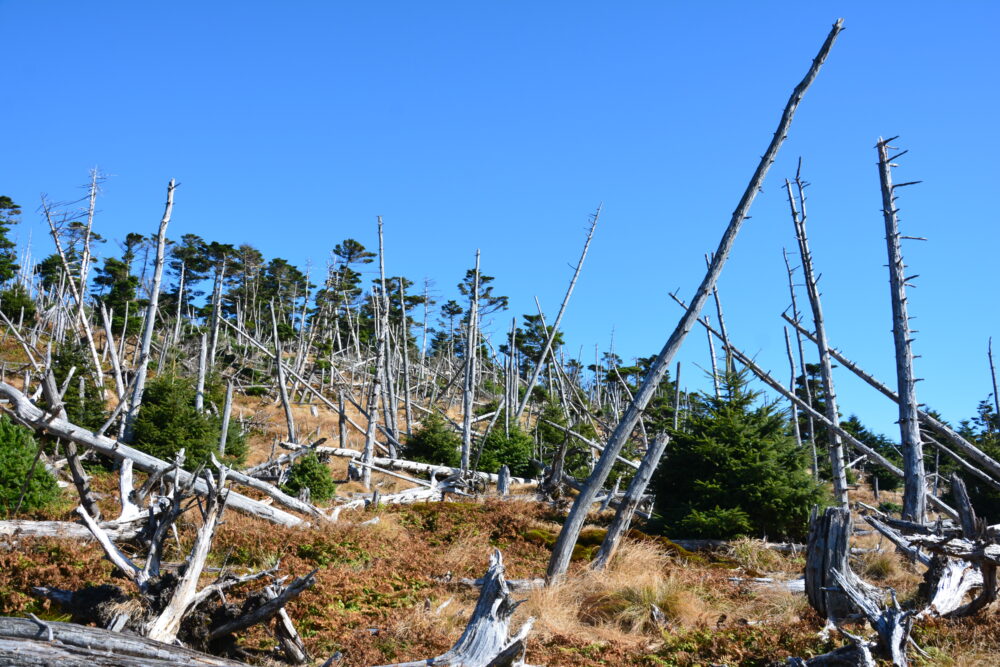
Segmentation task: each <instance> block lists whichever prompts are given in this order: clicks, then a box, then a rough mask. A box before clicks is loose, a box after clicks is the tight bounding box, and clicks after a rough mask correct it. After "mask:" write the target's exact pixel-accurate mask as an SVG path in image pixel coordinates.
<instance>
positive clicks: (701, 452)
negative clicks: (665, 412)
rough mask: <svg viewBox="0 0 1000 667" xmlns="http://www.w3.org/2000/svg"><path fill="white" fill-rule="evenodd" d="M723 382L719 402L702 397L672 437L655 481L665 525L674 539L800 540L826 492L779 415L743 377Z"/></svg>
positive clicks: (782, 414) (735, 375) (730, 377)
mask: <svg viewBox="0 0 1000 667" xmlns="http://www.w3.org/2000/svg"><path fill="white" fill-rule="evenodd" d="M722 385H723V386H722V389H723V391H722V395H721V397H720V398H715V396H714V395H708V394H704V395H703V396H702V402H701V403H700V405H699V406H698V408H697V409H696V410H695V411H694V412H693V413H692V414H691V415H690V416H689V417H688V418H687V419H686V420H685V423H684V427H683V428H682V429H680V430H679V431H677V432H674V433H672V435H671V438H672V439H671V442H670V445H669V446H668V448H667V454H666V455H665V456H664V459H663V461H662V462H661V464H660V467H659V470H658V471H657V474H656V478H655V479H654V488H655V489H656V500H657V511H658V513H659V514H660V515H661V516H662V520H663V522H664V524H665V527H666V528H667V530H669V531H671V532H672V533H673V534H676V535H677V536H679V537H680V536H683V537H705V538H716V539H723V538H731V537H735V536H738V535H749V536H755V537H763V536H767V537H771V538H778V539H780V538H792V539H801V538H803V537H804V535H805V532H806V528H807V523H808V519H809V511H810V509H811V508H812V506H813V505H815V504H817V503H820V502H822V500H823V498H824V492H823V490H822V489H821V488H820V487H819V486H818V485H817V484H816V483H814V482H813V481H812V479H811V477H810V475H809V471H808V460H807V457H806V452H805V450H804V449H800V448H799V447H798V446H797V445H796V444H795V440H794V439H793V438H792V437H791V435H790V429H789V422H788V418H787V416H786V414H785V412H784V411H782V410H779V409H777V408H776V407H775V405H774V404H769V403H758V399H759V397H760V394H759V393H758V392H754V391H751V390H750V389H749V388H748V386H747V379H746V376H745V373H729V374H727V375H726V376H725V377H724V378H723V382H722Z"/></svg>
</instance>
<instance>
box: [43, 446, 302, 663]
mask: <svg viewBox="0 0 1000 667" xmlns="http://www.w3.org/2000/svg"><path fill="white" fill-rule="evenodd" d="M182 462H183V452H182V454H181V455H180V457H179V458H178V460H177V461H176V462H175V463H174V465H173V466H172V470H170V471H167V472H165V473H164V474H162V475H161V474H154V475H152V476H151V477H150V478H149V479H147V481H146V483H145V484H144V485H143V486H142V487H141V488H139V489H132V488H130V487H131V466H123V469H122V478H121V480H122V484H121V487H122V492H121V502H122V517H123V518H125V519H126V520H136V519H142V518H145V527H144V529H143V531H142V533H141V541H142V542H143V543H144V544H145V546H146V548H145V551H146V558H145V563H144V564H143V565H142V566H141V567H140V566H139V565H138V564H137V562H135V561H134V560H133V559H132V558H130V557H129V556H127V555H126V554H125V552H123V551H122V550H121V549H120V548H119V547H118V546H117V545H116V544H115V542H114V540H113V539H112V538H111V537H110V535H108V533H107V532H106V531H105V530H104V528H103V527H102V526H101V525H100V524H98V523H97V522H96V521H95V520H94V518H93V517H91V516H90V514H89V513H88V512H87V510H85V509H84V508H83V507H82V506H81V507H78V508H77V513H78V514H79V515H80V516H81V518H82V519H83V521H84V523H85V524H86V526H87V528H88V529H89V530H90V531H91V533H92V534H93V536H94V539H96V540H97V542H98V544H100V546H101V548H102V549H103V550H104V552H105V555H106V557H107V558H108V560H110V561H111V562H112V563H113V564H114V565H115V567H116V568H118V570H119V571H120V572H121V573H122V574H123V575H124V576H125V577H126V578H127V579H129V580H131V581H132V583H133V584H134V585H135V588H136V592H137V594H138V596H137V597H136V596H134V595H131V594H129V593H126V592H125V591H123V590H122V589H121V588H120V587H118V586H115V585H105V586H101V587H98V588H96V589H95V588H93V587H88V588H85V589H82V590H81V591H66V590H60V589H53V588H48V587H43V586H39V587H35V588H34V589H33V592H34V593H35V594H36V595H38V596H40V597H44V598H47V599H50V600H53V601H55V602H57V603H58V604H59V605H60V606H61V607H62V608H63V609H64V611H67V612H69V613H70V614H71V615H72V616H73V617H74V618H75V619H79V620H87V621H96V622H98V623H99V624H100V625H102V626H103V627H106V628H109V629H112V630H115V631H123V630H129V631H131V632H133V633H135V634H138V635H141V636H143V637H146V638H148V639H152V640H156V641H160V642H164V643H168V644H169V643H173V642H175V641H177V640H178V639H179V638H183V639H184V641H185V643H187V644H189V645H195V644H197V645H200V646H199V647H200V648H204V649H210V648H214V649H215V650H219V649H226V648H227V646H228V647H229V648H232V644H233V638H232V635H233V633H235V632H238V631H240V630H243V629H245V628H247V627H250V626H251V625H255V624H257V623H262V622H267V621H270V619H272V618H274V617H275V616H276V615H278V614H279V612H280V611H281V608H282V607H283V606H284V604H286V603H287V602H288V601H289V600H292V599H294V598H295V597H297V596H298V595H299V594H300V593H301V592H302V591H303V590H305V589H306V588H308V587H309V586H311V585H312V583H313V577H314V574H315V571H314V572H313V573H310V574H309V575H307V576H306V577H303V578H297V579H295V580H294V581H292V582H291V583H290V584H289V585H288V586H287V587H280V590H275V589H273V588H271V587H269V588H268V589H265V591H263V592H261V593H258V594H251V596H250V597H249V598H248V599H247V601H246V602H245V603H244V604H243V605H242V607H237V606H235V605H231V604H229V603H226V602H225V597H224V596H223V595H222V593H223V592H224V591H226V590H228V589H231V588H233V587H234V586H238V585H242V584H246V583H249V582H254V581H259V580H262V579H266V578H273V577H274V574H275V572H276V570H277V567H275V568H272V569H270V570H266V571H263V572H255V573H250V574H246V575H241V576H236V575H234V574H232V573H230V572H225V571H224V572H223V573H222V574H221V575H220V576H219V577H218V578H217V579H216V580H215V581H214V582H213V583H211V584H209V585H208V586H205V587H203V588H200V587H199V579H200V578H201V575H202V573H203V571H204V569H205V563H206V560H207V558H208V555H209V551H210V549H211V546H212V540H213V538H214V536H215V531H216V529H217V527H218V525H219V522H220V521H221V519H222V516H223V512H224V510H225V507H226V502H227V498H228V495H229V492H228V491H227V490H226V475H227V471H226V469H225V468H220V469H219V472H218V475H217V476H213V475H209V474H207V473H205V474H199V475H195V476H190V475H189V476H188V477H187V480H186V481H185V480H184V479H183V478H182V477H181V476H180V474H179V468H180V466H181V464H182ZM196 478H197V479H200V480H202V481H203V482H204V483H205V484H206V485H207V487H208V492H207V493H206V494H205V498H204V501H203V502H201V501H196V500H193V499H191V494H192V491H193V487H194V481H195V479H196ZM164 482H166V483H168V484H169V486H170V491H169V493H167V494H166V495H156V494H154V493H153V491H154V490H155V488H156V485H157V484H158V483H164ZM161 493H162V492H161ZM147 500H148V501H149V502H148V505H147V506H146V508H145V509H141V508H140V505H142V504H143V503H144V502H145V501H147ZM194 507H198V509H199V510H200V513H201V524H200V526H199V527H198V528H197V531H196V535H195V538H194V543H193V545H192V546H191V548H190V550H189V552H188V553H187V556H186V558H185V561H184V563H183V565H182V566H181V568H180V569H179V570H178V571H177V572H176V573H174V572H172V571H168V570H165V569H164V568H163V567H162V565H163V563H162V560H163V554H164V551H165V548H166V540H167V539H168V538H169V536H170V534H171V531H172V530H175V529H174V524H175V522H176V521H177V519H178V518H180V516H181V515H182V514H184V513H185V512H187V511H188V510H190V509H192V508H194ZM277 585H279V586H280V581H278V582H277ZM217 598H220V599H221V600H222V601H221V602H220V601H217ZM133 600H134V603H133V604H124V603H126V602H129V601H133ZM135 603H137V604H135ZM199 608H200V609H201V611H199V613H198V614H195V611H196V610H198V609H199ZM207 608H211V611H210V612H209V611H205V610H206V609H207ZM283 620H284V619H283ZM206 624H207V625H206ZM279 628H281V629H280V630H275V632H276V634H277V636H278V637H279V639H282V638H283V639H284V640H285V641H283V642H282V644H285V643H286V642H288V641H290V640H289V636H288V635H289V633H290V634H291V636H292V637H294V638H295V640H297V637H298V635H297V633H295V631H294V627H292V628H291V630H290V631H289V629H288V628H287V627H285V624H284V622H282V623H280V624H279ZM292 644H294V645H295V646H296V650H286V651H285V653H286V655H287V656H289V657H290V658H291V661H292V662H295V663H296V664H301V663H304V661H305V660H304V658H302V656H304V655H305V654H304V650H302V646H301V640H297V641H292Z"/></svg>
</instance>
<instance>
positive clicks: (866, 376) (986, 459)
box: [783, 316, 1000, 479]
mask: <svg viewBox="0 0 1000 667" xmlns="http://www.w3.org/2000/svg"><path fill="white" fill-rule="evenodd" d="M783 317H785V321H786V322H788V323H789V324H791V325H792V326H793V327H795V329H796V330H797V331H799V332H801V333H802V334H803V335H804V336H806V337H807V338H809V339H810V340H813V341H815V336H814V335H813V334H812V332H810V331H809V330H807V329H805V328H804V327H802V326H801V325H799V324H798V323H796V322H793V321H792V320H790V319H788V317H787V316H783ZM830 355H831V356H832V357H833V358H834V359H836V360H837V361H839V362H840V363H841V365H842V366H844V368H846V369H848V370H849V371H851V372H852V373H854V374H855V375H857V376H858V377H859V378H861V379H862V380H864V381H865V382H867V383H868V384H869V385H870V386H871V387H872V388H874V389H876V390H878V391H879V392H880V393H881V394H882V395H884V396H885V397H887V398H888V399H890V400H892V401H896V402H898V401H899V396H898V395H897V394H896V392H894V391H893V390H892V389H890V388H889V387H888V386H886V385H885V384H883V383H882V382H880V381H879V380H878V379H876V378H875V376H873V375H872V374H870V373H868V372H867V371H865V370H864V369H862V368H861V367H860V366H858V365H857V364H856V363H854V362H853V361H851V360H850V359H849V358H848V357H847V356H846V355H845V354H844V353H843V352H841V351H839V350H837V349H836V348H832V347H831V348H830ZM917 416H918V417H919V418H920V423H921V424H923V425H924V426H925V427H927V428H928V429H929V430H931V431H933V432H935V433H937V434H938V435H940V436H941V437H942V438H944V439H945V440H946V441H947V442H948V443H949V444H950V445H951V446H953V447H954V448H955V449H957V450H959V451H960V452H962V453H963V454H965V455H966V456H968V457H969V458H970V459H972V460H973V461H975V462H976V463H978V464H979V465H981V466H982V467H983V469H984V470H985V471H986V472H987V473H989V474H990V475H991V476H993V477H994V478H995V479H1000V461H997V460H996V459H994V458H993V457H991V456H990V455H989V454H987V453H986V452H984V451H983V450H981V449H979V448H978V447H976V446H975V445H973V444H972V443H971V442H969V441H968V440H966V439H965V438H963V437H962V436H961V435H959V434H958V433H956V432H955V430H954V429H952V428H951V427H950V426H948V425H947V424H945V423H944V422H942V421H940V420H939V419H937V418H936V417H934V416H932V415H929V414H927V413H926V412H924V411H923V410H919V411H918V412H917Z"/></svg>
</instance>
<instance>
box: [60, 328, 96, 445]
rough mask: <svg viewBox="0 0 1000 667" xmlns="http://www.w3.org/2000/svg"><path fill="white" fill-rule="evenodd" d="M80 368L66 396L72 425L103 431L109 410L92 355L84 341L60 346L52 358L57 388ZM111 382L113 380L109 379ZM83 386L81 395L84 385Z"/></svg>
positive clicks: (65, 401) (71, 341)
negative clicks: (96, 377) (96, 374)
mask: <svg viewBox="0 0 1000 667" xmlns="http://www.w3.org/2000/svg"><path fill="white" fill-rule="evenodd" d="M72 368H76V371H75V373H74V375H73V377H72V378H70V381H69V384H68V385H66V393H65V394H64V395H63V407H64V408H65V410H66V418H67V419H68V420H69V422H70V423H72V424H76V425H77V426H82V427H84V428H89V429H97V428H100V427H101V426H102V425H103V424H104V421H105V420H106V419H107V418H108V411H107V410H105V404H104V393H103V392H102V391H101V390H100V389H99V388H98V387H97V384H96V383H95V382H94V372H93V368H94V366H93V364H92V363H91V357H90V351H89V350H87V347H86V344H85V343H84V342H83V341H80V340H67V341H66V342H65V343H63V344H62V345H60V346H59V348H58V350H57V351H56V353H55V355H54V356H53V358H52V374H53V375H54V376H55V379H56V385H57V386H59V387H60V388H61V387H62V386H63V384H64V383H65V382H66V378H67V376H68V375H69V371H70V369H72ZM105 379H106V381H109V382H110V378H108V377H105ZM81 380H82V384H83V387H82V389H83V392H82V393H81V391H80V389H81V387H80V384H81Z"/></svg>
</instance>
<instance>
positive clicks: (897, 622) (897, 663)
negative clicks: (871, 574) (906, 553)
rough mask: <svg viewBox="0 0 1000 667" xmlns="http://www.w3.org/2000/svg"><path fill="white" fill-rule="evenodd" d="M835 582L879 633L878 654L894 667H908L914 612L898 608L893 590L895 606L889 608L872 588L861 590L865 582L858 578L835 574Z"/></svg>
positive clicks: (880, 594) (879, 594)
mask: <svg viewBox="0 0 1000 667" xmlns="http://www.w3.org/2000/svg"><path fill="white" fill-rule="evenodd" d="M849 571H850V570H848V572H849ZM833 580H834V582H835V583H836V584H837V585H838V586H840V588H841V590H842V591H843V592H844V593H845V594H846V595H847V597H848V598H849V599H850V601H851V602H852V603H853V604H854V606H855V607H857V608H858V609H860V610H861V613H863V614H864V615H865V618H867V619H868V622H869V623H870V624H871V626H872V628H874V629H875V632H877V633H878V643H877V644H876V649H875V650H876V652H877V653H878V654H879V655H880V657H882V658H883V659H885V660H889V661H890V662H891V663H892V665H893V667H906V666H907V665H908V664H909V663H908V661H907V659H906V646H907V643H908V641H909V638H910V629H911V627H912V626H913V612H911V611H904V610H903V609H902V608H901V607H900V606H899V603H898V602H897V601H896V594H895V592H893V591H892V589H890V594H891V597H892V606H886V605H885V604H884V603H883V602H882V593H881V592H878V591H877V590H876V589H874V588H872V587H868V590H865V589H862V588H860V587H859V586H858V583H863V582H861V580H860V579H857V578H856V577H854V578H852V577H850V576H849V575H848V574H845V573H842V572H839V571H836V570H835V571H834V572H833Z"/></svg>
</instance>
